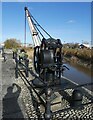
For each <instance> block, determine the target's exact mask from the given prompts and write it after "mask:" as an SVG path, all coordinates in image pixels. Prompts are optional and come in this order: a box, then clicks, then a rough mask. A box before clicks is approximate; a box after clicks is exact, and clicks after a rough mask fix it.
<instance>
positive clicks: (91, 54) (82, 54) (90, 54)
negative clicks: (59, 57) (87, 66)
mask: <svg viewBox="0 0 93 120" xmlns="http://www.w3.org/2000/svg"><path fill="white" fill-rule="evenodd" d="M63 53H64V55H65V56H69V57H71V56H76V57H78V58H79V59H82V60H85V61H88V60H89V61H90V60H91V61H93V49H92V50H90V49H86V48H84V49H72V48H64V49H63Z"/></svg>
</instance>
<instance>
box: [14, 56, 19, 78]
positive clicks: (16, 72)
mask: <svg viewBox="0 0 93 120" xmlns="http://www.w3.org/2000/svg"><path fill="white" fill-rule="evenodd" d="M15 62H16V68H15V77H16V78H18V60H17V58H15Z"/></svg>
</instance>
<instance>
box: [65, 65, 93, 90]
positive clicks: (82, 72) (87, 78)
mask: <svg viewBox="0 0 93 120" xmlns="http://www.w3.org/2000/svg"><path fill="white" fill-rule="evenodd" d="M65 65H66V66H67V67H68V68H69V69H70V70H65V72H64V76H65V77H67V78H69V79H70V80H72V81H74V82H75V83H78V84H85V83H91V82H93V70H91V69H88V68H85V67H82V66H80V65H77V64H75V63H66V64H65ZM88 88H89V89H92V86H90V87H88Z"/></svg>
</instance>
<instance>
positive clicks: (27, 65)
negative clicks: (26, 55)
mask: <svg viewBox="0 0 93 120" xmlns="http://www.w3.org/2000/svg"><path fill="white" fill-rule="evenodd" d="M25 66H26V68H25V74H26V77H29V74H28V67H29V60H28V59H25Z"/></svg>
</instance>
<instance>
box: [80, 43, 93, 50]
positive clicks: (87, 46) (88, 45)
mask: <svg viewBox="0 0 93 120" xmlns="http://www.w3.org/2000/svg"><path fill="white" fill-rule="evenodd" d="M80 48H89V49H91V48H93V45H91V44H80Z"/></svg>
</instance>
